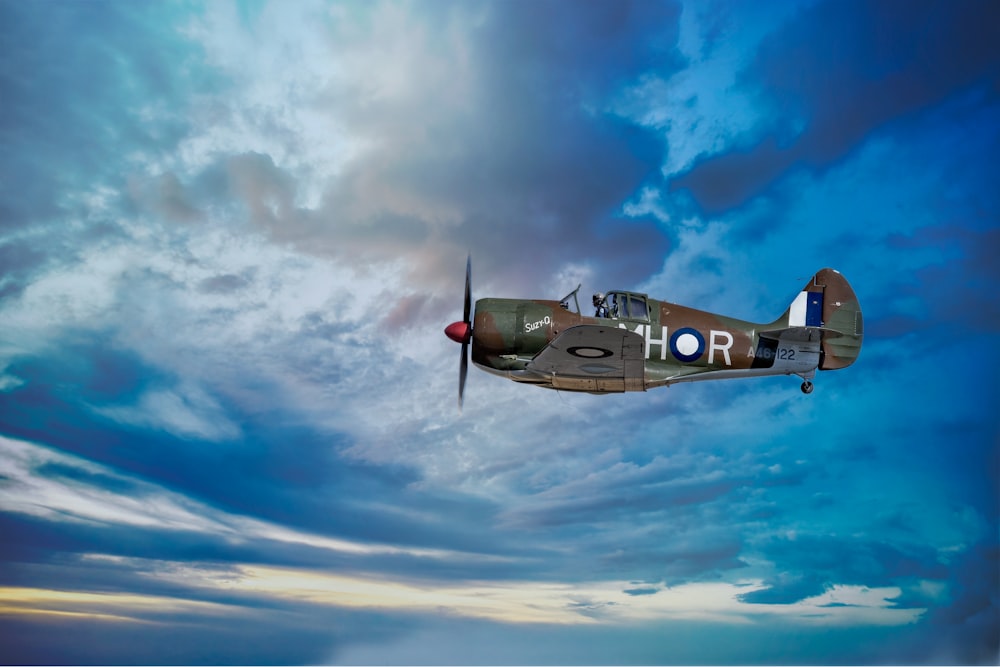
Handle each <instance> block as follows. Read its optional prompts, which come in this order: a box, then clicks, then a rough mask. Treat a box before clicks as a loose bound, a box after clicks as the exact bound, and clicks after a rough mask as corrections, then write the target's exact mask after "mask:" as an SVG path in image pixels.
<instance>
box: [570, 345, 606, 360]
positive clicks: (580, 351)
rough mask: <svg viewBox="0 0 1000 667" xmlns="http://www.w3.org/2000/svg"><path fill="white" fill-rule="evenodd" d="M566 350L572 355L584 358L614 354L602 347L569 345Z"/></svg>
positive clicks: (597, 357) (600, 357)
mask: <svg viewBox="0 0 1000 667" xmlns="http://www.w3.org/2000/svg"><path fill="white" fill-rule="evenodd" d="M566 351H567V352H569V353H570V354H572V355H573V356H574V357H583V358H584V359H603V358H605V357H610V356H611V355H613V354H614V352H612V351H611V350H605V349H604V348H603V347H571V348H568V349H567V350H566Z"/></svg>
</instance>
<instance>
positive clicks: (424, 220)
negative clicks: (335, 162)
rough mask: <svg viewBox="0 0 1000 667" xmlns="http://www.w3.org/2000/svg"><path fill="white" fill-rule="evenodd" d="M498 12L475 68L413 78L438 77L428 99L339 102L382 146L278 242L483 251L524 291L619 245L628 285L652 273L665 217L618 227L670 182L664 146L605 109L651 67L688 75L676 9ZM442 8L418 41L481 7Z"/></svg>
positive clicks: (478, 42) (472, 42)
mask: <svg viewBox="0 0 1000 667" xmlns="http://www.w3.org/2000/svg"><path fill="white" fill-rule="evenodd" d="M487 7H488V9H487V10H486V12H487V17H486V20H484V21H483V22H482V24H481V25H478V26H477V27H475V28H473V29H472V32H471V33H470V35H469V36H468V44H467V45H466V46H467V51H464V52H462V54H461V57H462V58H465V59H467V60H468V64H467V65H466V67H467V68H468V70H467V71H465V70H461V69H459V63H460V62H461V60H459V58H458V54H455V55H453V56H452V58H453V59H452V60H449V61H448V62H447V63H446V64H444V65H442V63H441V62H439V61H438V60H430V61H429V62H427V63H426V67H425V68H423V69H422V70H417V69H414V71H413V72H412V74H410V75H411V76H413V77H415V78H416V79H417V81H418V82H422V83H423V84H424V87H423V88H421V87H419V86H415V89H416V91H417V92H415V93H408V94H407V95H405V96H401V97H391V96H389V97H386V98H381V97H378V96H374V95H372V94H371V93H368V92H367V91H366V89H365V88H364V87H362V88H360V89H359V90H358V91H356V93H355V94H343V93H341V94H339V95H338V96H337V97H336V98H335V99H334V100H333V105H334V107H335V108H336V110H337V112H338V113H341V114H343V115H344V116H345V117H346V118H347V119H348V123H349V126H350V127H351V128H352V129H353V130H354V131H355V132H356V133H358V134H359V135H360V136H371V137H372V138H373V147H372V148H371V149H370V150H367V152H364V153H363V154H361V155H360V156H358V157H357V158H355V159H353V160H352V161H350V162H349V163H348V164H347V165H346V168H345V170H344V172H343V173H342V174H341V175H339V176H338V177H337V179H336V180H335V182H334V184H333V185H332V187H330V188H329V189H328V191H327V193H326V195H325V198H324V202H323V204H322V208H321V210H319V211H317V212H316V215H315V216H310V217H308V219H303V218H299V219H298V223H299V225H298V226H296V224H294V223H292V224H290V221H289V220H288V219H287V218H282V219H275V220H272V221H270V222H268V224H269V225H270V226H271V227H272V228H273V231H274V233H275V234H276V236H277V237H278V238H285V239H290V238H296V237H298V240H299V241H300V242H301V247H303V248H304V249H309V248H313V249H316V248H319V249H323V250H325V251H327V252H337V251H339V252H346V253H349V254H350V255H352V256H357V255H358V254H361V255H369V254H371V253H372V252H378V251H379V250H380V249H381V250H382V251H389V252H403V251H404V248H407V249H408V252H409V254H410V256H411V257H414V258H420V257H421V256H424V257H426V260H425V261H429V262H438V263H439V261H438V254H437V253H438V250H436V249H435V248H433V247H431V246H434V245H441V244H445V247H446V248H451V249H457V250H458V251H459V252H461V251H462V250H467V249H471V250H472V252H473V255H474V257H475V258H476V261H477V266H478V267H480V268H481V269H482V270H485V271H489V272H490V273H491V274H498V275H503V276H504V277H505V279H508V280H509V281H512V282H513V283H514V284H515V285H516V286H517V287H518V288H520V289H524V288H527V287H528V285H527V284H526V283H525V284H522V282H523V281H524V278H522V277H521V276H525V275H526V276H527V277H530V278H531V279H533V280H538V279H540V278H544V277H546V276H545V274H544V273H542V272H541V271H539V270H534V271H528V272H527V273H526V272H525V271H524V270H523V267H526V266H536V267H539V268H540V269H541V268H542V267H543V266H551V265H552V264H554V263H557V262H560V261H567V260H569V259H570V258H572V257H575V256H579V255H581V254H586V252H585V251H589V250H591V249H593V248H595V247H597V248H603V249H606V252H604V253H601V254H604V255H606V256H608V257H609V258H610V262H609V266H608V269H609V273H610V274H611V277H612V278H613V279H617V280H622V281H628V282H629V283H631V282H634V281H636V280H638V279H640V278H641V277H643V276H644V275H648V273H649V272H651V271H652V270H654V269H655V268H656V267H658V266H659V263H660V261H661V258H662V255H663V252H664V251H665V248H666V245H665V244H666V240H665V237H664V236H663V234H662V233H661V232H660V231H658V230H657V228H656V226H655V225H654V224H653V223H652V221H650V220H629V221H627V222H626V221H623V220H621V219H619V209H620V206H621V203H622V202H623V201H624V200H625V199H627V198H628V197H629V196H630V195H631V194H632V193H633V192H634V191H635V189H636V188H637V187H638V186H639V185H640V184H641V183H642V182H643V181H644V180H646V179H648V178H651V177H653V176H654V175H655V174H656V170H657V167H658V164H659V160H660V158H661V152H662V151H661V146H660V143H659V141H658V140H657V139H656V138H655V136H654V135H653V134H652V133H649V132H646V131H643V130H640V129H638V128H636V127H634V126H633V125H631V124H630V123H628V122H625V121H623V120H622V119H620V118H617V117H615V116H613V115H610V114H608V113H606V112H605V110H604V108H603V105H604V98H605V97H606V95H608V94H609V93H610V92H611V91H613V90H614V89H615V88H616V87H619V86H623V85H625V84H627V83H629V82H630V81H631V80H632V79H633V78H634V77H637V76H638V75H639V74H640V73H641V72H643V71H645V69H647V68H649V67H654V66H655V67H657V68H661V69H670V68H672V67H673V68H675V67H677V64H678V59H677V56H676V55H675V50H674V45H675V42H676V36H677V16H678V13H679V12H678V10H677V8H676V7H674V6H672V5H670V4H666V3H663V4H659V3H658V4H653V3H635V4H631V3H619V2H588V3H584V4H576V5H572V11H569V12H567V11H565V9H566V6H565V5H562V4H560V3H552V2H543V3H532V4H531V5H512V4H507V3H499V4H496V5H488V6H487ZM434 9H435V16H437V18H436V19H435V20H434V22H433V23H427V24H424V23H423V21H424V20H426V19H424V18H418V19H415V20H417V21H418V23H419V25H415V26H414V28H413V33H414V34H417V33H418V32H419V29H420V28H425V29H428V30H431V31H434V32H436V31H438V30H440V26H441V25H444V26H447V25H448V20H447V16H448V15H451V14H461V13H462V10H466V9H469V7H468V6H467V5H461V4H456V5H451V4H444V5H436V6H435V8H434ZM441 15H444V16H441ZM447 44H448V43H447V42H444V45H443V46H442V48H447ZM425 58H431V56H426V55H425ZM418 62H422V61H418ZM441 67H444V68H445V74H443V75H442V74H440V72H438V69H439V68H441ZM449 79H462V80H463V81H464V85H465V87H464V88H462V89H461V93H451V92H449V91H448V90H442V89H441V88H440V86H441V85H445V84H446V83H447V82H448V80H449ZM361 85H362V86H363V85H364V84H361ZM458 95H461V97H458ZM276 199H277V200H280V201H285V199H284V198H282V197H276ZM280 208H281V207H280V206H279V207H278V209H279V210H280ZM404 211H405V212H404ZM279 218H281V216H279ZM258 219H261V220H265V219H266V216H263V217H259V218H258ZM626 249H627V250H626ZM505 265H516V266H519V267H522V268H520V269H518V270H517V271H511V270H508V269H504V268H501V267H504V266H505ZM543 270H544V269H543Z"/></svg>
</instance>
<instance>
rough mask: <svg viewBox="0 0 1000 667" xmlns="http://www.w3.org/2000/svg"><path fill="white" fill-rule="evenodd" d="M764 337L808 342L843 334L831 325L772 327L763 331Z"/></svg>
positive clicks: (761, 333)
mask: <svg viewBox="0 0 1000 667" xmlns="http://www.w3.org/2000/svg"><path fill="white" fill-rule="evenodd" d="M760 335H761V337H762V338H770V339H771V340H778V341H795V342H797V343H808V342H812V341H818V340H826V339H827V338H837V337H838V336H843V335H844V334H842V333H841V332H839V331H837V330H836V329H830V328H829V327H787V328H785V329H771V330H769V331H761V332H760Z"/></svg>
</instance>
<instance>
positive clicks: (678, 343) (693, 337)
mask: <svg viewBox="0 0 1000 667" xmlns="http://www.w3.org/2000/svg"><path fill="white" fill-rule="evenodd" d="M704 351H705V338H704V337H703V336H702V335H701V334H700V333H698V330H697V329H692V328H691V327H684V328H683V329H678V330H677V331H675V332H674V335H673V336H671V337H670V352H671V353H673V355H674V356H675V357H677V359H678V360H679V361H685V362H687V361H694V360H695V359H697V358H698V357H700V356H701V353H702V352H704Z"/></svg>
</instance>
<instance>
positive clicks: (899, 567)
mask: <svg viewBox="0 0 1000 667" xmlns="http://www.w3.org/2000/svg"><path fill="white" fill-rule="evenodd" d="M759 550H760V552H761V553H762V554H763V555H765V556H766V557H767V558H768V559H769V560H772V561H773V562H775V563H776V564H777V565H778V569H779V570H780V571H781V574H779V575H778V576H777V577H775V578H774V579H771V580H766V581H765V582H764V584H765V585H766V586H767V588H764V589H761V590H758V591H753V592H750V593H746V594H744V595H742V596H741V599H743V600H744V601H745V602H752V603H761V604H791V603H794V602H798V601H800V600H803V599H805V598H807V597H811V596H815V595H819V594H820V593H823V592H825V591H826V590H828V589H829V587H831V586H833V585H834V584H835V583H838V584H858V585H864V586H894V585H900V584H902V585H907V584H909V583H913V582H915V581H917V580H924V579H926V580H943V579H945V578H946V577H947V576H948V574H949V571H948V568H947V567H946V566H945V565H943V564H942V563H941V562H940V561H939V555H938V554H937V552H936V551H935V550H933V549H928V548H927V547H924V546H922V545H919V544H910V545H905V546H904V545H896V544H888V543H882V542H879V541H876V540H863V539H844V538H841V537H833V536H831V537H819V536H799V537H796V538H795V539H786V538H781V539H774V540H771V541H770V542H768V543H766V544H763V545H760V546H759ZM924 602H926V601H924Z"/></svg>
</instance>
